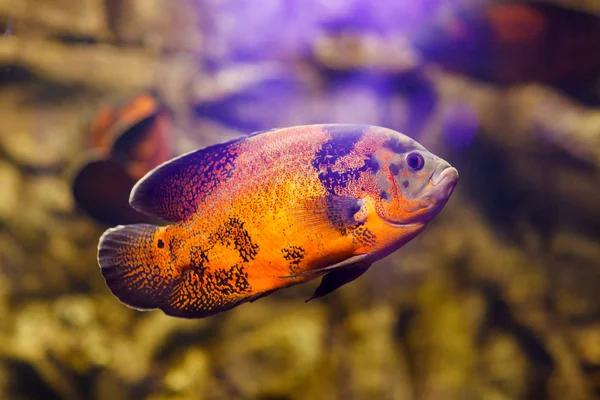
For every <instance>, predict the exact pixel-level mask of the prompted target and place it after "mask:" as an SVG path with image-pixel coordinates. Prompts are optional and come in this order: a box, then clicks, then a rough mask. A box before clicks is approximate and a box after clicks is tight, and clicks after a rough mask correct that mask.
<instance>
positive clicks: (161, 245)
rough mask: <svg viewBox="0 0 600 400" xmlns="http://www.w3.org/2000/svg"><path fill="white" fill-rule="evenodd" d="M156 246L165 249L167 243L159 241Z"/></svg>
mask: <svg viewBox="0 0 600 400" xmlns="http://www.w3.org/2000/svg"><path fill="white" fill-rule="evenodd" d="M156 245H157V246H158V248H159V249H163V248H164V247H165V242H163V240H162V239H158V242H157V243H156Z"/></svg>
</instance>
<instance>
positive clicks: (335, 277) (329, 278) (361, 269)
mask: <svg viewBox="0 0 600 400" xmlns="http://www.w3.org/2000/svg"><path fill="white" fill-rule="evenodd" d="M370 266H371V264H365V265H358V266H353V267H349V268H344V269H340V270H335V271H331V272H329V273H328V274H327V275H325V276H324V277H323V279H322V280H321V284H320V285H319V287H317V289H316V290H315V292H314V293H313V295H312V296H310V297H309V298H308V299H306V302H309V301H311V300H314V299H318V298H319V297H323V296H325V295H327V294H329V293H331V292H333V291H334V290H336V289H337V288H340V287H342V286H344V285H345V284H347V283H349V282H352V281H353V280H355V279H356V278H358V277H359V276H361V275H362V274H364V273H365V272H366V271H367V270H368V269H369V267H370Z"/></svg>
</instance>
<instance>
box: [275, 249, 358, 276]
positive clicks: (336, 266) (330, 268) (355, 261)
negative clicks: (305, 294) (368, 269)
mask: <svg viewBox="0 0 600 400" xmlns="http://www.w3.org/2000/svg"><path fill="white" fill-rule="evenodd" d="M368 257H369V255H368V254H361V255H358V256H352V257H350V258H348V259H346V260H344V261H341V262H339V263H337V264H333V265H329V266H327V267H324V268H318V269H311V270H309V271H304V272H300V273H298V274H291V275H286V276H281V277H280V278H297V277H299V276H306V275H319V274H322V273H324V272H327V271H333V270H337V269H343V268H349V267H353V266H356V265H360V264H362V263H364V262H365V260H366V259H367V258H368Z"/></svg>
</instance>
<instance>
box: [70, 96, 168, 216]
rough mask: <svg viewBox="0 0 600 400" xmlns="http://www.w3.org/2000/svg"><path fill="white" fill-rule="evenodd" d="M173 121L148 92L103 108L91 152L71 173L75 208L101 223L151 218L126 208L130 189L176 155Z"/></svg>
mask: <svg viewBox="0 0 600 400" xmlns="http://www.w3.org/2000/svg"><path fill="white" fill-rule="evenodd" d="M171 124H172V122H171V114H170V112H169V111H168V110H167V109H166V107H165V106H164V105H162V104H161V103H160V100H159V99H158V97H157V96H156V95H152V94H149V93H143V94H141V95H138V96H136V97H134V98H133V99H132V100H128V101H126V102H124V103H123V104H117V105H115V106H113V107H108V106H103V107H101V108H100V109H99V110H98V112H97V114H96V116H95V117H94V118H93V120H92V122H91V124H90V128H89V146H90V150H89V151H87V152H86V154H85V155H84V156H83V157H81V158H80V160H79V161H78V162H77V163H78V164H80V167H78V168H77V169H76V171H75V173H74V178H73V182H72V190H73V196H74V199H75V203H76V204H77V206H78V207H79V208H80V209H81V210H83V211H85V212H86V213H87V214H89V215H90V216H92V217H93V218H94V219H96V220H97V221H98V222H100V223H102V224H107V225H115V224H130V223H141V222H151V221H152V219H151V218H149V217H148V216H146V215H144V214H142V213H139V212H137V211H135V210H134V209H133V208H131V206H129V193H130V192H131V189H132V188H133V185H134V184H135V182H137V181H138V180H139V179H140V178H142V177H143V176H144V175H145V174H146V173H147V172H149V171H150V170H151V169H153V168H154V167H156V166H158V165H160V164H162V163H163V162H165V161H167V160H169V159H170V158H172V157H173V156H174V150H173V143H172V142H173V137H172V136H173V132H172V126H171Z"/></svg>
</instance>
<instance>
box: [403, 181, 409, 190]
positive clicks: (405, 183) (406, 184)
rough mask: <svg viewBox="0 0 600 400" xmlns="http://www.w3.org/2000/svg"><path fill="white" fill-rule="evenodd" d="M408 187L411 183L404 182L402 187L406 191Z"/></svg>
mask: <svg viewBox="0 0 600 400" xmlns="http://www.w3.org/2000/svg"><path fill="white" fill-rule="evenodd" d="M408 185H410V183H409V182H408V181H404V182H402V187H403V188H404V189H406V188H407V187H408Z"/></svg>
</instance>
